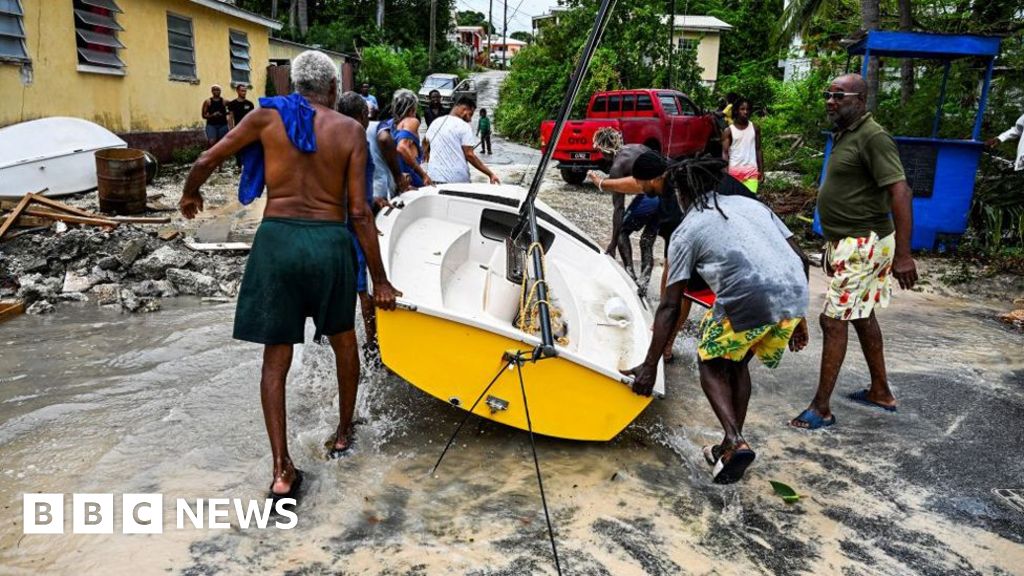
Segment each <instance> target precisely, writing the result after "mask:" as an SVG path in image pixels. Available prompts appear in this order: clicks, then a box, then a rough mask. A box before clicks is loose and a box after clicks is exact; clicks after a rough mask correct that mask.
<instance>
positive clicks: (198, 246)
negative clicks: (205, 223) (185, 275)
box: [185, 239, 252, 252]
mask: <svg viewBox="0 0 1024 576" xmlns="http://www.w3.org/2000/svg"><path fill="white" fill-rule="evenodd" d="M185 246H188V247H189V248H191V249H192V250H195V251H197V252H224V251H228V250H246V251H248V250H250V249H252V244H250V243H248V242H195V241H193V240H192V239H188V240H185Z"/></svg>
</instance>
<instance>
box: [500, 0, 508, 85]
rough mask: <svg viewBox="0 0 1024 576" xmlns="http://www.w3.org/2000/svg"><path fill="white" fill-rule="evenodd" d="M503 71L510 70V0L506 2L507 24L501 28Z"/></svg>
mask: <svg viewBox="0 0 1024 576" xmlns="http://www.w3.org/2000/svg"><path fill="white" fill-rule="evenodd" d="M501 44H502V46H501V69H502V70H508V64H507V63H506V60H507V58H508V0H505V23H504V24H503V25H502V27H501Z"/></svg>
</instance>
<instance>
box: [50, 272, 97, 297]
mask: <svg viewBox="0 0 1024 576" xmlns="http://www.w3.org/2000/svg"><path fill="white" fill-rule="evenodd" d="M99 282H100V278H97V277H96V276H92V275H89V274H85V275H82V274H77V273H75V272H72V271H70V270H68V271H67V272H65V273H64V285H63V286H62V287H61V290H60V291H61V292H62V293H68V292H85V291H87V290H89V288H92V287H93V286H95V285H96V284H98V283H99Z"/></svg>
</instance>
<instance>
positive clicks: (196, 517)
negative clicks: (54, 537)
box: [22, 494, 299, 534]
mask: <svg viewBox="0 0 1024 576" xmlns="http://www.w3.org/2000/svg"><path fill="white" fill-rule="evenodd" d="M64 501H65V495H64V494H25V495H24V498H23V505H24V509H23V523H22V525H23V531H24V533H25V534H64V528H65V514H64V512H65V507H64ZM120 503H121V507H120V513H121V514H120V530H121V533H122V534H163V532H164V496H163V494H122V495H121V502H120ZM295 503H296V502H295V499H294V498H281V499H279V500H277V502H274V501H272V500H270V499H269V498H267V499H264V500H242V499H240V498H205V499H204V498H198V499H196V500H187V499H185V498H177V499H175V501H174V511H175V519H176V523H175V526H176V527H177V529H178V530H184V529H185V528H186V526H189V525H191V526H192V527H193V528H200V529H203V528H206V529H212V530H226V529H229V528H231V520H232V518H233V519H234V521H235V522H236V523H237V525H238V527H239V528H240V529H242V530H250V529H253V530H257V529H258V530H265V529H267V528H268V527H273V528H276V529H278V530H291V529H292V528H295V525H296V524H298V521H299V517H298V516H297V515H296V514H295V512H294V510H292V509H293V508H294V507H295ZM69 512H70V516H71V533H72V534H113V533H114V524H115V521H116V520H117V519H118V516H117V510H115V508H114V495H113V494H73V495H72V496H71V508H70V511H69ZM271 520H273V522H272V521H271Z"/></svg>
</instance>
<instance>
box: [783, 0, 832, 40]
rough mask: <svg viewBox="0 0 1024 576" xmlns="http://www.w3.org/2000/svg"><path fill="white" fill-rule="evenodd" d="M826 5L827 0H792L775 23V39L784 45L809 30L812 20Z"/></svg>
mask: <svg viewBox="0 0 1024 576" xmlns="http://www.w3.org/2000/svg"><path fill="white" fill-rule="evenodd" d="M824 7H825V0H790V2H789V6H786V9H785V10H784V11H783V12H782V17H781V18H779V21H778V22H777V23H776V25H775V37H774V38H773V40H774V41H775V42H776V43H778V44H779V45H782V44H784V43H789V41H790V40H792V39H793V37H794V36H796V35H797V34H803V33H806V32H807V29H808V27H810V25H811V20H813V19H814V17H815V16H816V15H817V14H818V13H819V12H821V10H822V8H824Z"/></svg>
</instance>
